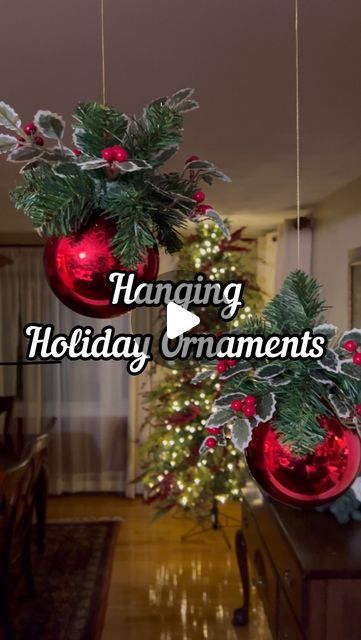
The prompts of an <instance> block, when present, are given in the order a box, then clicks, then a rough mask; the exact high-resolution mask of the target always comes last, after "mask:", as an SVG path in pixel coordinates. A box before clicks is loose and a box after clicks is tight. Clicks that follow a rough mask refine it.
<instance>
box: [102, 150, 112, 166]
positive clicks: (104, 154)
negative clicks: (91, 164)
mask: <svg viewBox="0 0 361 640" xmlns="http://www.w3.org/2000/svg"><path fill="white" fill-rule="evenodd" d="M101 155H102V158H103V160H106V161H107V162H113V160H114V149H113V147H106V148H105V149H103V151H102V153H101Z"/></svg>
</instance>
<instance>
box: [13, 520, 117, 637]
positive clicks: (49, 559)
mask: <svg viewBox="0 0 361 640" xmlns="http://www.w3.org/2000/svg"><path fill="white" fill-rule="evenodd" d="M118 528H119V523H118V522H112V521H96V520H95V521H89V522H88V521H82V522H62V523H49V524H48V526H47V536H46V547H45V552H44V554H39V553H37V552H35V551H34V557H33V573H34V579H35V586H36V595H35V596H34V597H32V598H29V597H28V596H25V594H24V593H18V594H17V597H16V602H15V603H14V605H15V606H14V613H13V621H14V626H15V638H14V640H100V638H101V634H102V628H103V623H104V617H105V610H106V604H107V596H108V590H109V584H110V576H111V569H112V563H113V556H114V550H115V544H116V540H117V534H118Z"/></svg>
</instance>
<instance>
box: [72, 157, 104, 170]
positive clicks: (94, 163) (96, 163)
mask: <svg viewBox="0 0 361 640" xmlns="http://www.w3.org/2000/svg"><path fill="white" fill-rule="evenodd" d="M107 166H108V162H107V160H103V158H96V159H95V160H86V161H85V162H79V164H78V167H80V168H81V169H82V170H83V171H93V170H94V169H101V168H102V167H107Z"/></svg>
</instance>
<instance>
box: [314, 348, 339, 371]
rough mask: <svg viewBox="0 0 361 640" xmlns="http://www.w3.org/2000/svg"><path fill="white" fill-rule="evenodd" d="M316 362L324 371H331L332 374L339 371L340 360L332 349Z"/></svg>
mask: <svg viewBox="0 0 361 640" xmlns="http://www.w3.org/2000/svg"><path fill="white" fill-rule="evenodd" d="M317 362H318V365H319V366H320V367H322V369H326V371H332V372H333V373H338V372H339V371H340V359H339V357H338V355H337V353H336V352H335V351H334V350H333V349H327V351H326V353H325V355H324V356H323V358H320V359H319V360H318V361H317Z"/></svg>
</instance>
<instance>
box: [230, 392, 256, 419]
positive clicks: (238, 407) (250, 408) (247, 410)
mask: <svg viewBox="0 0 361 640" xmlns="http://www.w3.org/2000/svg"><path fill="white" fill-rule="evenodd" d="M256 402H257V398H256V397H255V396H251V395H248V396H245V398H243V399H242V400H241V399H239V398H235V399H234V400H232V402H231V404H230V407H231V409H233V411H237V413H238V411H242V413H243V414H244V415H245V416H246V417H247V418H252V416H254V415H255V414H256V411H257V409H256Z"/></svg>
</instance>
